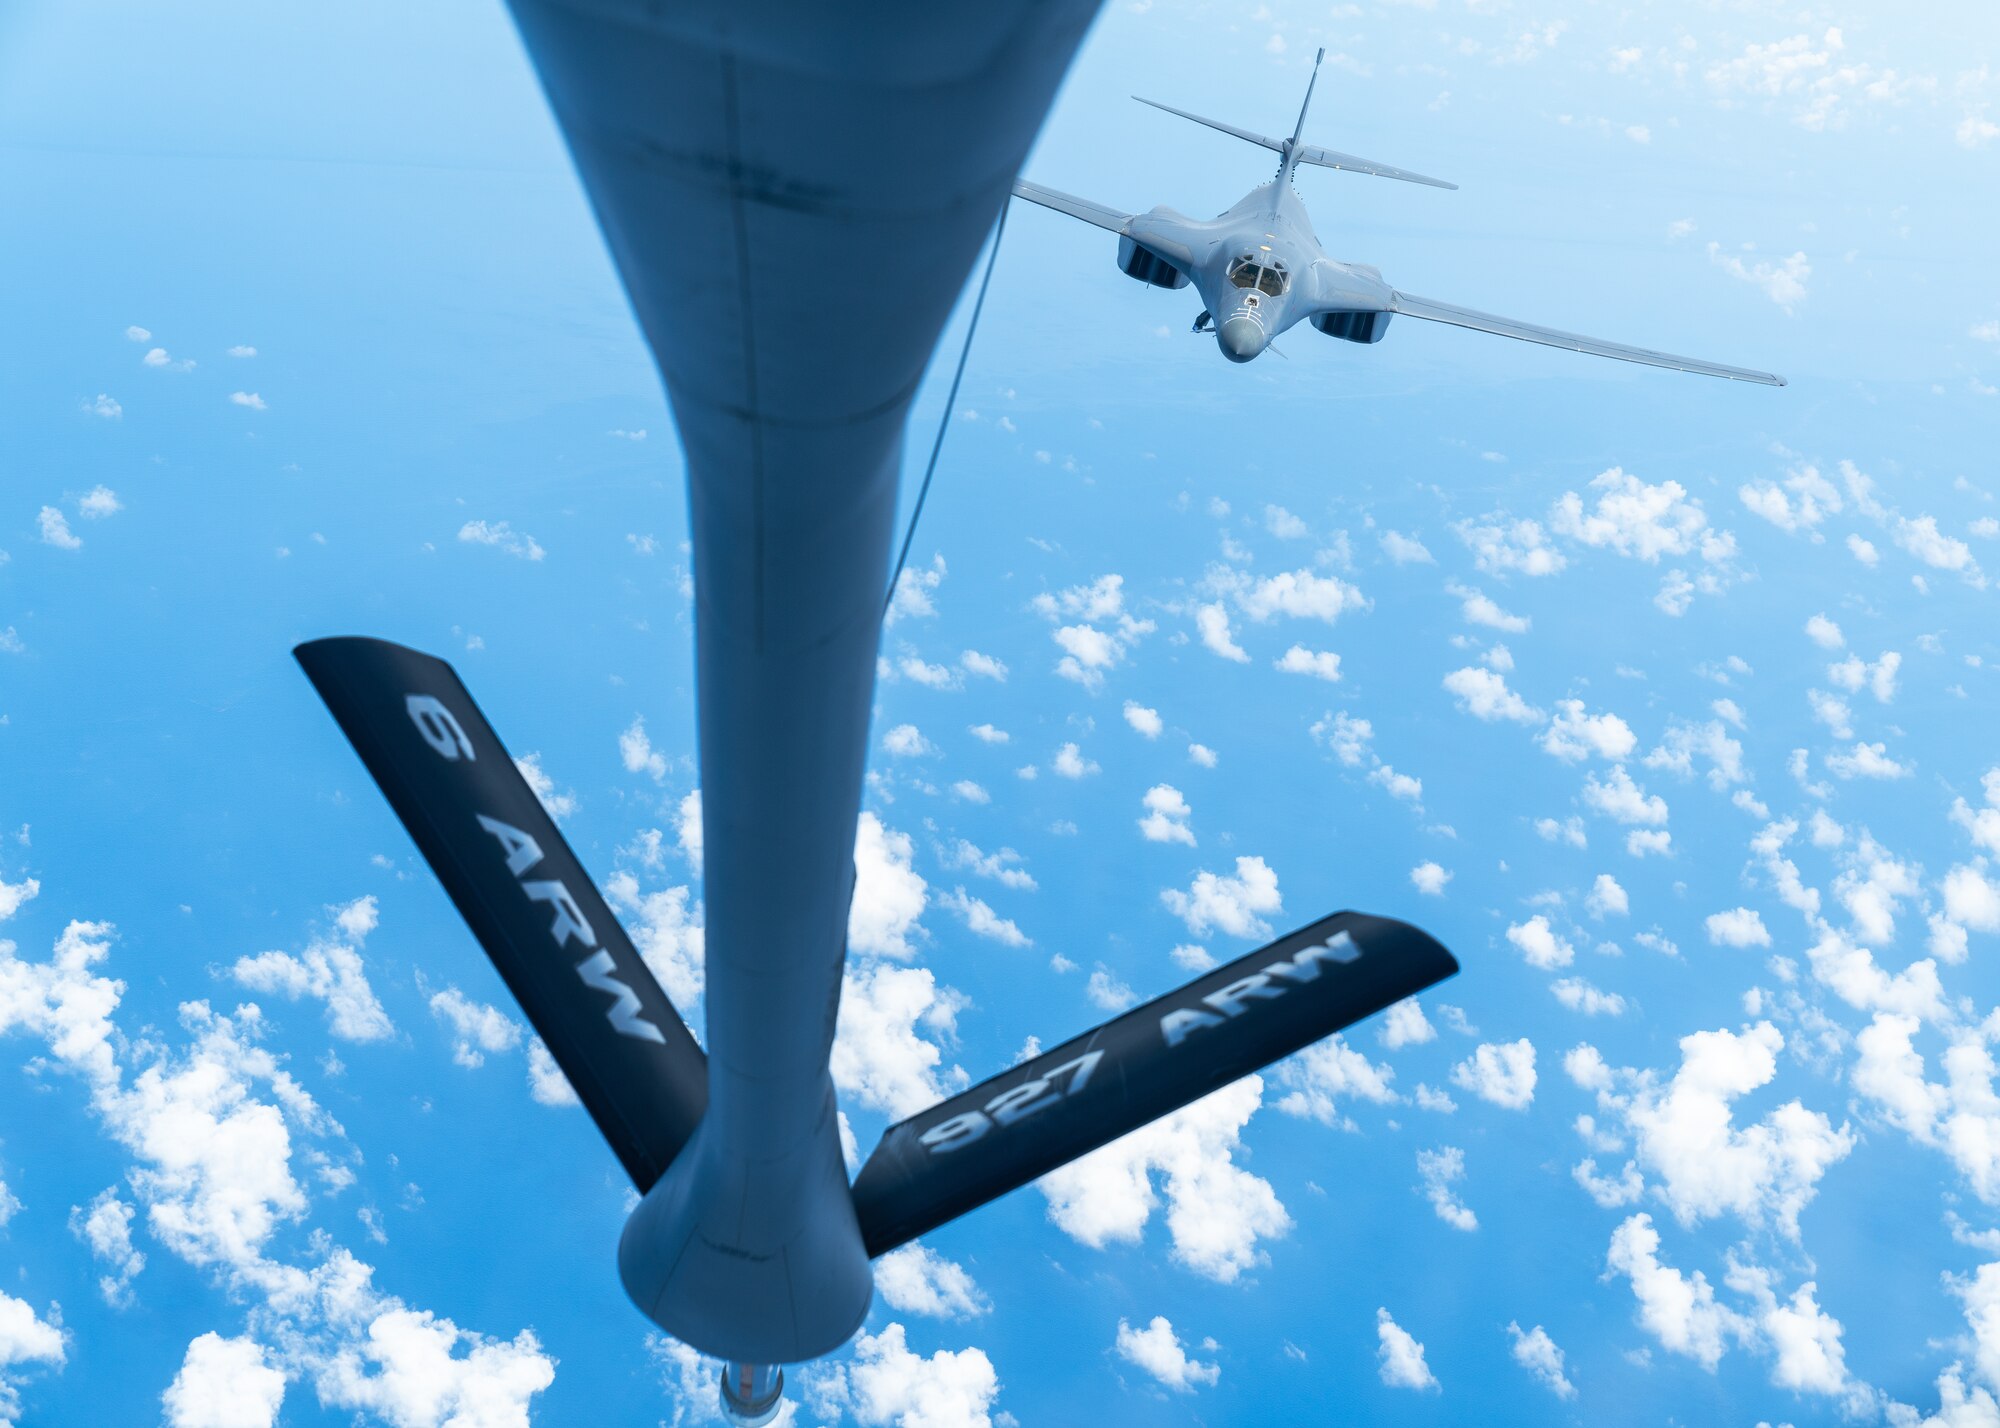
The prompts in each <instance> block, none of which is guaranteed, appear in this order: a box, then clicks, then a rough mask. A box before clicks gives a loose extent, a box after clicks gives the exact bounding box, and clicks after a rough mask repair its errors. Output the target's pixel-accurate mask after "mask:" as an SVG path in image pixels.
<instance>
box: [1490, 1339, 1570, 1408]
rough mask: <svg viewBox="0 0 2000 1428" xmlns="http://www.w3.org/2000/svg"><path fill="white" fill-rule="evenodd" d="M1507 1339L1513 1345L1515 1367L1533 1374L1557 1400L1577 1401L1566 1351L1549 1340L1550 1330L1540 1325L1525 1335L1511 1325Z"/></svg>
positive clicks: (1552, 1340)
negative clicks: (1566, 1369)
mask: <svg viewBox="0 0 2000 1428" xmlns="http://www.w3.org/2000/svg"><path fill="white" fill-rule="evenodd" d="M1507 1337H1508V1338H1509V1339H1511V1340H1513V1343H1514V1362H1515V1363H1517V1364H1519V1365H1520V1366H1521V1367H1522V1368H1524V1369H1526V1370H1527V1371H1528V1372H1529V1373H1531V1374H1533V1375H1534V1376H1535V1377H1536V1378H1537V1379H1539V1380H1540V1381H1541V1383H1542V1386H1543V1387H1545V1388H1546V1389H1548V1391H1549V1392H1550V1393H1553V1394H1554V1395H1555V1396H1556V1397H1557V1398H1562V1399H1570V1398H1575V1397H1576V1385H1575V1384H1573V1383H1571V1382H1570V1381H1569V1376H1568V1374H1567V1372H1566V1371H1565V1366H1564V1363H1563V1351H1562V1350H1561V1349H1560V1348H1558V1347H1557V1346H1556V1341H1555V1340H1554V1339H1551V1338H1550V1337H1549V1331H1548V1330H1546V1329H1544V1328H1543V1327H1542V1326H1541V1325H1540V1324H1537V1325H1535V1327H1534V1328H1532V1329H1530V1330H1528V1331H1527V1332H1526V1333H1523V1332H1522V1331H1521V1326H1520V1325H1519V1324H1518V1323H1510V1324H1508V1325H1507Z"/></svg>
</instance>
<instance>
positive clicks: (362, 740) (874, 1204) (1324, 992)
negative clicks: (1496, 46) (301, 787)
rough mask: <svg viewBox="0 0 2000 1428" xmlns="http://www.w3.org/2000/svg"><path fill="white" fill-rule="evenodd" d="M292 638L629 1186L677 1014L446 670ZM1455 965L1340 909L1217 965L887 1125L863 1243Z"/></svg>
mask: <svg viewBox="0 0 2000 1428" xmlns="http://www.w3.org/2000/svg"><path fill="white" fill-rule="evenodd" d="M296 654H297V656H298V660H299V663H300V664H301V665H303V666H304V668H305V671H306V674H307V675H308V677H310V678H311V680H312V682H313V686H314V687H315V688H316V689H317V690H318V691H319V694H320V697H321V698H322V699H323V700H325V702H326V705H327V707H328V709H330V710H331V711H332V713H333V716H334V718H335V719H336V720H337V721H338V722H339V724H340V727H341V730H342V732H344V733H345V734H346V735H347V738H348V741H349V742H350V743H352V744H353V745H354V749H355V752H356V753H358V754H359V755H360V756H361V761H362V763H363V764H365V765H366V766H367V769H368V772H369V773H370V774H371V775H372V776H373V777H374V779H375V782H376V783H377V784H378V785H379V786H380V787H381V789H382V792H383V794H384V795H385V796H386V797H387V798H388V800H389V805H390V807H391V808H393V809H394V810H395V812H396V816H397V817H398V818H400V819H401V820H402V822H403V826H404V828H406V829H407V830H408V831H409V834H410V836H411V838H412V839H414V840H415V842H416V845H417V848H418V850H419V851H420V852H422V853H423V855H424V858H425V860H426V861H427V862H429V864H430V865H431V869H432V871H434V872H435V873H436V874H437V876H438V880H439V881H440V882H441V883H443V884H444V887H445V891H446V892H448V893H449V894H450V895H451V899H452V901H453V902H454V903H456V904H457V906H458V910H459V912H460V913H461V914H463V916H464V917H465V920H466V923H467V925H468V926H469V927H470V928H471V929H472V934H473V936H474V937H475V938H477V939H478V941H479V944H480V946H481V947H483V948H484V949H485V950H486V955H487V956H488V957H490V958H491V959H492V961H493V965H494V966H495V968H497V969H498V971H499V973H500V975H501V977H502V979H503V980H504V981H505V982H506V983H507V986H508V989H509V990H510V991H512V992H513V994H514V998H515V1000H516V1001H518V1002H519V1003H520V1005H521V1010H522V1011H523V1012H524V1013H526V1015H527V1018H528V1020H529V1022H531V1023H532V1024H533V1026H534V1028H535V1030H536V1032H537V1033H538V1034H540V1036H541V1038H542V1040H543V1041H544V1042H545V1043H547V1045H548V1048H549V1052H550V1054H551V1055H553V1056H554V1057H555V1060H556V1064H557V1065H559V1066H561V1067H562V1069H563V1074H564V1075H566V1076H567V1077H568V1078H569V1081H570V1084H571V1086H573V1087H574V1088H575V1090H576V1093H577V1095H578V1097H579V1098H580V1099H581V1100H582V1101H583V1104H584V1107H585V1108H586V1109H587V1110H588V1111H589V1112H590V1115H591V1118H592V1119H593V1120H594V1121H596V1123H597V1127H598V1129H599V1130H600V1131H602V1132H603V1134H604V1138H605V1140H606V1141H608V1142H609V1143H610V1145H611V1149H612V1151H613V1153H615V1154H616V1155H617V1156H618V1159H619V1161H620V1162H621V1163H622V1164H623V1165H624V1167H625V1170H626V1173H627V1174H629V1175H630V1176H631V1177H632V1183H633V1184H634V1185H635V1186H636V1187H637V1188H638V1190H639V1192H640V1193H641V1194H642V1195H643V1194H644V1193H645V1192H646V1191H647V1190H649V1189H651V1188H652V1186H653V1184H654V1183H655V1182H656V1181H657V1180H659V1178H660V1177H661V1176H662V1175H663V1174H664V1173H665V1172H666V1169H667V1167H668V1166H669V1165H670V1164H671V1163H672V1162H673V1159H674V1157H675V1156H676V1155H677V1154H679V1152H680V1151H681V1149H682V1148H683V1147H684V1146H685V1145H686V1144H687V1143H688V1140H689V1138H690V1137H691V1136H692V1135H693V1133H694V1130H695V1126H696V1124H697V1123H698V1122H699V1121H700V1119H701V1116H702V1112H703V1110H704V1108H705V1106H706V1103H707V1087H708V1067H707V1062H706V1059H705V1058H704V1057H703V1055H702V1052H701V1049H700V1047H699V1046H698V1045H697V1044H696V1042H695V1038H694V1036H693V1034H692V1033H691V1032H690V1031H689V1030H688V1028H687V1025H686V1023H685V1022H684V1021H683V1020H682V1019H681V1016H680V1013H679V1012H678V1011H676V1010H675V1009H674V1007H673V1005H672V1003H671V1002H669V1001H668V1000H667V996H666V993H665V992H663V991H662V990H661V989H660V985H659V983H658V982H657V981H656V980H655V979H654V977H653V974H652V973H651V972H650V971H649V970H648V969H647V967H646V964H645V962H644V961H643V960H642V959H641V957H640V956H639V953H638V951H637V950H636V949H635V948H634V947H633V945H632V941H631V939H630V938H629V937H627V936H626V934H625V932H624V929H623V928H621V927H620V926H619V925H618V921H617V919H616V918H615V917H614V916H613V915H612V913H611V909H610V908H609V907H608V906H606V904H605V902H604V899H603V898H602V897H601V896H600V895H599V893H598V891H597V888H596V886H595V884H594V883H592V881H591V880H590V878H589V876H588V875H587V874H585V872H584V870H583V867H582V865H581V864H580V863H579V862H578V861H577V859H576V855H575V854H574V853H572V852H571V851H570V847H569V844H568V843H567V842H565V841H564V839H563V836H562V834H561V833H560V832H558V831H557V829H556V826H555V823H554V821H553V820H552V819H551V818H550V817H549V815H548V813H547V811H546V810H545V809H544V808H543V807H542V804H541V800H540V799H539V798H537V797H536V795H535V792H534V790H533V789H531V788H530V787H529V786H528V783H527V781H526V780H525V779H524V778H523V777H522V776H521V773H520V771H519V770H518V769H517V768H516V767H515V764H514V761H513V759H512V758H511V757H510V756H509V755H508V753H507V750H506V748H505V747H504V746H503V745H502V744H501V742H500V736H499V735H498V734H496V733H495V732H494V731H493V726H492V725H490V724H489V723H487V722H486V718H485V716H484V715H482V714H481V713H480V712H479V707H478V706H477V705H476V704H474V703H473V701H472V696H471V695H470V694H468V693H467V692H466V689H465V686H464V685H463V684H462V683H460V682H459V679H458V676H457V675H456V674H455V673H454V672H453V671H452V668H451V666H450V665H448V664H446V663H445V662H444V661H442V660H439V659H434V658H432V657H431V656H429V655H424V654H420V653H418V652H417V651H415V650H410V649H405V648H403V647H401V646H399V645H393V644H389V643H386V642H384V641H381V640H370V639H329V640H315V641H313V642H311V643H309V644H304V645H301V646H299V648H298V649H297V651H296ZM1457 970H1458V963H1457V962H1456V961H1455V960H1453V958H1452V956H1451V954H1450V953H1449V952H1447V951H1446V950H1445V949H1444V948H1443V947H1442V946H1440V945H1439V944H1438V943H1437V942H1436V941H1434V940H1433V939H1432V938H1430V937H1429V936H1428V935H1426V934H1425V933H1423V932H1420V931H1418V930H1417V929H1416V928H1414V927H1411V926H1409V925H1407V924H1405V923H1401V922H1395V921H1391V920H1390V919H1387V918H1380V917H1370V916H1368V915H1366V914H1363V913H1356V912H1341V913H1335V914H1334V915H1333V916H1331V917H1326V918H1322V919H1320V920H1319V921H1318V922H1315V923H1312V924H1311V925H1309V926H1307V927H1303V928H1300V929H1299V930H1298V931H1296V932H1292V933H1290V934H1288V935H1286V936H1284V937H1281V938H1279V939H1278V940H1277V941H1275V942H1273V943H1271V944H1269V945H1268V946H1265V947H1262V948H1259V949H1258V950H1257V951H1255V952H1252V953H1250V954H1249V955H1248V956H1246V957H1240V958H1238V959H1237V960H1235V961H1234V962H1231V963H1229V964H1227V965H1226V966H1222V967H1218V968H1216V969H1215V970H1213V971H1211V972H1208V973H1206V974H1204V975H1203V976H1201V977H1198V978H1196V979H1195V980H1194V981H1192V982H1190V983H1188V984H1187V985H1186V986H1184V987H1182V988H1180V989H1179V990H1177V991H1174V992H1170V993H1168V994H1167V995H1165V996H1163V997H1160V998H1158V999H1156V1000H1154V1001H1151V1002H1148V1003H1146V1004H1145V1005H1143V1006H1139V1007H1135V1008H1133V1009H1132V1010H1131V1011H1128V1012H1126V1013H1124V1014H1123V1015H1122V1016H1118V1017H1115V1018H1113V1019H1112V1020H1110V1021H1108V1022H1105V1023H1104V1024H1103V1025H1101V1026H1098V1027H1096V1028H1094V1029H1092V1030H1090V1031H1088V1032H1085V1033H1084V1034H1083V1035H1082V1036H1079V1037H1076V1038H1075V1039H1073V1040H1070V1041H1067V1042H1064V1043H1063V1044H1062V1045H1060V1046H1058V1047H1056V1048H1055V1049H1054V1050H1052V1051H1048V1052H1045V1053H1043V1054H1042V1055H1040V1056H1037V1057H1035V1058H1033V1059H1032V1060H1029V1061H1026V1062H1023V1063H1022V1064H1020V1065H1018V1066H1014V1067H1011V1068H1009V1069H1008V1070H1006V1071H1003V1072H1002V1073H1000V1074H999V1075H997V1076H995V1077H993V1078H991V1079H990V1080H987V1081H985V1082H982V1083H981V1084H979V1085H977V1086H974V1087H973V1088H972V1089H971V1090H968V1091H965V1092H963V1093H961V1094H960V1095H957V1096H954V1097H952V1098H951V1099H949V1100H947V1101H943V1102H940V1103H939V1104H938V1105H935V1106H933V1107H931V1108H930V1109H929V1110H927V1111H924V1112H922V1113H920V1114H918V1115H916V1116H913V1117H911V1118H910V1119H909V1120H906V1121H903V1122H902V1123H901V1124H899V1125H896V1126H892V1127H891V1128H890V1129H889V1131H888V1133H887V1134H886V1135H884V1136H883V1138H882V1143H881V1144H880V1145H879V1146H878V1147H877V1148H876V1150H875V1153H874V1154H873V1155H871V1156H870V1157H869V1158H868V1161H867V1163H866V1164H865V1165H864V1166H863V1167H862V1169H861V1173H860V1175H859V1176H858V1177H857V1178H856V1179H855V1181H854V1183H853V1185H852V1187H851V1190H850V1194H851V1199H852V1213H853V1215H854V1216H855V1219H856V1221H857V1222H858V1224H859V1226H860V1229H861V1234H862V1238H863V1241H864V1243H865V1245H866V1247H867V1252H868V1254H869V1256H870V1257H874V1256H878V1255H881V1254H884V1253H886V1252H888V1251H889V1250H892V1249H894V1248H895V1247H896V1246H898V1245H900V1244H904V1243H906V1242H907V1241H909V1240H912V1239H914V1238H916V1237H917V1236H918V1235H921V1234H923V1233H925V1232H926V1231H928V1230H931V1229H935V1228H936V1227H937V1226H939V1225H942V1224H945V1223H946V1222H948V1221H950V1220H954V1219H956V1218H958V1217H959V1216H960V1215H963V1214H965V1213H966V1212H967V1211H970V1210H974V1209H976V1208H978V1207H979V1206H981V1205H983V1204H985V1203H986V1202H987V1201H989V1200H993V1199H996V1198H997V1197H999V1196H1001V1195H1004V1194H1006V1193H1007V1192H1008V1191H1010V1190H1014V1189H1018V1188H1019V1187H1020V1186H1022V1185H1025V1184H1027V1183H1028V1182H1029V1181H1031V1180H1034V1179H1035V1178H1037V1177H1038V1176H1041V1175H1044V1174H1047V1173H1048V1172H1049V1171H1051V1170H1054V1169H1055V1168H1056V1167H1057V1166H1060V1165H1063V1164H1066V1163H1067V1162H1069V1161H1071V1160H1074V1159H1076V1158H1077V1157H1079V1156H1081V1155H1085V1154H1088V1153H1089V1152H1090V1151H1092V1150H1095V1149H1097V1148H1098V1147H1099V1146H1102V1145H1106V1144H1109V1143H1110V1142H1111V1141H1113V1140H1116V1139H1117V1138H1118V1137H1120V1136H1122V1135H1124V1134H1125V1133H1126V1132H1128V1131H1132V1130H1136V1129H1137V1128H1139V1127H1140V1126H1142V1125H1145V1124H1146V1123H1147V1122H1149V1121H1152V1120H1155V1119H1157V1118H1158V1117H1160V1116H1163V1115H1166V1114H1167V1113H1168V1112H1170V1111H1174V1110H1177V1109H1179V1108H1180V1107H1182V1106H1185V1105H1187V1104H1189V1103H1190V1102H1192V1101H1196V1100H1198V1099H1200V1098H1201V1097H1202V1096H1204V1095H1207V1094H1208V1093H1209V1092H1210V1091H1213V1090H1215V1089H1217V1088H1218V1087H1220V1086H1222V1085H1225V1084H1227V1083H1228V1082H1230V1081H1234V1080H1236V1079H1237V1078H1238V1077H1241V1076H1246V1075H1248V1074H1250V1073H1251V1072H1252V1071H1255V1070H1257V1069H1259V1068H1260V1067H1263V1066H1266V1065H1269V1064H1270V1063H1271V1062H1273V1061H1276V1060H1278V1059H1279V1058H1280V1057H1283V1056H1288V1055H1290V1054H1291V1053H1292V1052H1294V1051H1297V1050H1299V1049H1300V1048H1302V1047H1304V1046H1308V1045H1310V1044H1311V1043H1313V1042H1315V1041H1318V1040H1320V1039H1321V1038H1323V1037H1326V1036H1330V1035H1332V1034H1333V1033H1334V1032H1336V1031H1339V1030H1341V1029H1342V1028H1343V1027H1347V1026H1351V1025H1352V1024H1353V1023H1355V1022H1357V1021H1359V1020H1361V1019H1362V1018H1364V1017H1367V1016H1370V1015H1372V1014H1373V1013H1375V1012H1378V1011H1381V1010H1382V1009H1383V1008H1385V1007H1387V1006H1389V1005H1391V1004H1392V1003H1394V1002H1397V1001H1400V1000H1402V999H1403V998H1404V997H1408V996H1412V995H1414V994H1415V993H1417V992H1420V991H1422V990H1423V989H1424V988H1426V987H1428V986H1431V985H1432V984H1434V983H1436V982H1438V981H1441V980H1442V979H1443V978H1445V977H1448V976H1450V975H1451V974H1452V973H1454V972H1456V971H1457ZM642 1307H644V1306H642ZM773 1401H774V1403H775V1399H774V1400H773Z"/></svg>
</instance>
